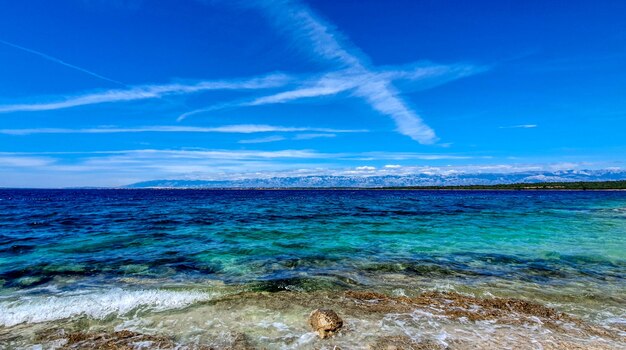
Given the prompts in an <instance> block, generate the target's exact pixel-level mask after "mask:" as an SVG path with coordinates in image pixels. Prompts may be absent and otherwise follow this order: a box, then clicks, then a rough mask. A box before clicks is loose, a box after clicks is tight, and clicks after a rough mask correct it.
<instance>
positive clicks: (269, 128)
mask: <svg viewBox="0 0 626 350" xmlns="http://www.w3.org/2000/svg"><path fill="white" fill-rule="evenodd" d="M144 132H188V133H229V134H254V133H264V132H324V133H365V132H369V131H368V130H365V129H332V128H312V127H288V126H274V125H264V124H235V125H223V126H216V127H200V126H176V125H174V126H169V125H157V126H143V127H134V128H127V127H126V128H83V129H68V128H34V129H0V134H4V135H37V134H120V133H144Z"/></svg>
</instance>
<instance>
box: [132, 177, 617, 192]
mask: <svg viewBox="0 0 626 350" xmlns="http://www.w3.org/2000/svg"><path fill="white" fill-rule="evenodd" d="M128 189H133V190H134V189H160V190H235V191H237V190H258V191H270V190H276V191H287V190H294V191H295V190H318V191H322V190H326V191H367V190H369V191H373V190H381V191H384V190H394V191H395V190H437V191H458V190H462V191H486V190H498V191H537V190H551V191H624V190H626V180H618V181H577V182H540V183H529V182H520V183H513V184H499V185H450V186H385V187H144V188H128Z"/></svg>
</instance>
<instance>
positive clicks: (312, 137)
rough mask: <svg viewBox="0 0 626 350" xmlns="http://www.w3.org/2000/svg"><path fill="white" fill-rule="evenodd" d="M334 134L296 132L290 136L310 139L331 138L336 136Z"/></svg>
mask: <svg viewBox="0 0 626 350" xmlns="http://www.w3.org/2000/svg"><path fill="white" fill-rule="evenodd" d="M336 136H337V135H335V134H298V135H296V136H294V137H293V138H292V140H311V139H319V138H332V137H336Z"/></svg>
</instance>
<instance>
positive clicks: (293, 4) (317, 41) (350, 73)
mask: <svg viewBox="0 0 626 350" xmlns="http://www.w3.org/2000/svg"><path fill="white" fill-rule="evenodd" d="M253 4H254V5H253V6H256V7H257V8H258V9H260V10H261V11H262V12H263V13H264V14H265V15H266V16H267V17H269V18H270V20H271V22H272V23H273V24H274V25H275V27H276V28H277V29H279V30H280V31H282V32H284V33H285V34H287V35H289V36H290V37H291V38H292V39H293V40H294V41H295V42H297V43H298V46H299V47H303V48H310V50H311V53H312V55H313V56H314V57H315V59H316V60H318V61H319V60H322V61H327V62H330V63H333V64H335V65H337V66H338V67H339V70H338V71H335V72H331V73H328V74H325V75H322V76H321V77H320V78H317V79H311V80H309V81H304V82H303V83H302V84H300V86H297V87H295V88H293V89H291V90H288V91H282V92H279V93H276V94H273V95H268V96H263V97H258V98H256V99H253V100H251V101H245V102H239V103H229V104H228V103H227V104H221V105H215V106H209V107H207V108H202V109H197V110H193V111H190V112H187V113H184V114H182V115H181V116H179V118H178V120H183V119H185V118H187V117H189V116H191V115H194V114H198V113H203V112H208V111H213V110H216V109H221V108H227V107H233V106H239V107H240V106H259V105H266V104H277V103H287V102H291V101H295V100H300V99H306V98H314V97H323V96H333V95H337V94H339V93H342V92H347V91H349V92H351V93H352V95H353V96H357V97H360V98H362V99H363V100H364V101H366V102H367V103H368V104H369V105H370V106H371V107H372V108H373V109H374V110H376V111H377V112H379V113H381V114H383V115H386V116H388V117H390V118H391V119H392V120H393V121H394V122H395V124H396V127H397V131H398V132H399V133H401V134H404V135H406V136H409V137H410V138H412V139H413V140H415V141H417V142H419V143H422V144H433V143H435V142H436V141H437V140H438V138H437V136H436V134H435V132H434V130H433V129H432V128H430V127H429V126H428V125H427V124H426V123H425V122H424V121H423V120H422V118H421V117H420V116H419V115H418V114H417V113H416V112H415V111H414V110H413V109H412V108H411V107H410V106H409V105H408V103H407V102H406V101H404V100H403V99H402V98H401V94H400V92H399V91H398V89H397V88H396V87H395V86H394V85H393V84H392V81H393V80H398V79H404V80H412V81H422V80H430V81H429V82H428V84H424V85H423V87H428V86H434V85H439V84H442V83H445V82H447V81H451V80H454V79H458V78H461V77H464V76H468V75H471V74H476V73H478V72H481V71H483V70H485V68H484V67H473V66H468V65H452V66H443V65H432V64H425V63H420V64H416V65H414V67H410V69H404V70H397V69H378V68H375V67H372V66H371V64H370V63H369V58H368V57H367V56H366V55H365V54H364V53H363V52H362V51H361V50H360V49H359V48H357V47H356V46H355V45H354V44H352V43H351V42H350V41H349V40H348V39H347V38H345V37H344V36H343V35H342V34H341V33H340V32H339V31H338V30H337V29H336V28H335V27H334V26H332V24H330V23H328V22H327V21H325V20H324V19H322V18H321V17H319V16H318V15H317V14H316V13H314V12H313V11H312V10H311V9H310V8H308V7H307V6H306V5H304V4H302V3H301V2H299V1H295V0H294V1H291V0H277V1H270V2H254V3H253ZM434 78H437V79H434Z"/></svg>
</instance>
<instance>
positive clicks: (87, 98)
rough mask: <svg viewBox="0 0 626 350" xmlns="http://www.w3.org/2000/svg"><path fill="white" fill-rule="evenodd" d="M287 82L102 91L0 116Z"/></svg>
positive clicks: (266, 79) (8, 108)
mask: <svg viewBox="0 0 626 350" xmlns="http://www.w3.org/2000/svg"><path fill="white" fill-rule="evenodd" d="M288 80H289V77H288V76H286V75H284V74H270V75H266V76H261V77H254V78H250V79H241V80H204V81H200V82H196V83H190V84H184V83H174V84H164V85H139V86H134V87H130V88H129V89H114V90H105V91H100V92H93V93H88V94H84V95H76V96H67V97H64V98H62V99H60V100H57V101H53V102H47V103H24V104H11V105H0V113H11V112H36V111H50V110H58V109H65V108H72V107H78V106H86V105H94V104H101V103H113V102H129V101H137V100H147V99H157V98H161V97H163V96H166V95H180V94H192V93H198V92H203V91H211V90H256V89H269V88H275V87H279V86H283V85H285V84H286V83H287V82H288Z"/></svg>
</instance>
